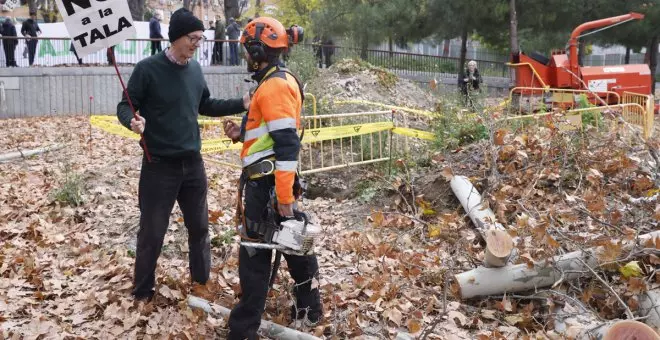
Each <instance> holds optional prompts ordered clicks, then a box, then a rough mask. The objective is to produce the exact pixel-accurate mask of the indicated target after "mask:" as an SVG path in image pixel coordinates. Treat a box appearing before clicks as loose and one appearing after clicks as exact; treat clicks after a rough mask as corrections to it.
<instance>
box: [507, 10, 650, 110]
mask: <svg viewBox="0 0 660 340" xmlns="http://www.w3.org/2000/svg"><path fill="white" fill-rule="evenodd" d="M643 18H644V15H643V14H640V13H629V14H625V15H620V16H616V17H611V18H606V19H601V20H595V21H590V22H587V23H584V24H581V25H580V26H578V27H576V28H575V29H574V30H573V33H572V34H571V38H570V40H569V41H568V53H566V51H565V50H561V51H553V52H552V54H551V56H550V57H549V58H548V57H545V56H543V55H541V54H539V53H531V54H530V55H527V54H525V53H522V52H520V53H518V54H514V55H512V61H511V63H510V64H509V65H510V66H511V67H514V68H515V72H514V76H515V80H514V88H513V89H512V94H513V95H518V96H520V95H534V94H536V95H538V94H542V93H544V92H546V93H547V91H541V90H539V89H541V88H545V89H566V90H569V91H570V90H576V91H574V92H572V93H573V94H575V93H582V94H585V95H586V97H587V98H588V100H589V102H590V103H591V104H594V105H602V104H603V102H605V103H607V104H618V102H617V101H619V100H620V98H621V97H623V95H624V92H627V93H636V94H641V95H650V94H652V93H651V89H652V87H651V82H652V81H653V77H652V76H651V69H650V68H649V66H648V65H647V64H635V65H632V64H629V65H612V66H581V65H580V64H579V63H578V39H579V38H581V37H583V36H585V35H588V34H593V33H596V32H600V31H602V30H605V29H607V28H610V27H613V26H616V25H620V24H623V23H625V22H628V21H631V20H640V19H643ZM597 28H600V29H599V30H596V31H592V32H589V33H586V34H583V32H586V31H589V30H593V29H597ZM567 93H568V92H567ZM594 94H596V95H594ZM617 94H618V95H617ZM575 97H576V96H575V95H568V96H563V97H559V98H563V99H557V100H554V101H553V100H550V102H551V103H552V104H553V106H559V107H562V106H564V107H565V106H566V105H567V104H569V103H568V101H570V100H575V99H574V98H575ZM597 97H600V100H599V99H598V98H597ZM570 98H573V99H570ZM546 99H547V98H546ZM546 102H548V100H546ZM569 106H572V105H569ZM656 112H657V105H656Z"/></svg>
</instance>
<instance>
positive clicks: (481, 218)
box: [450, 176, 514, 267]
mask: <svg viewBox="0 0 660 340" xmlns="http://www.w3.org/2000/svg"><path fill="white" fill-rule="evenodd" d="M450 185H451V190H452V191H453V192H454V195H456V198H458V200H459V201H460V202H461V205H462V206H463V210H465V212H466V213H467V214H468V216H469V217H470V219H471V220H472V223H474V226H475V227H476V228H477V230H478V231H479V233H480V234H481V237H482V238H483V239H484V241H486V251H485V256H484V263H485V264H486V265H487V266H488V267H503V266H505V265H506V264H507V261H508V260H509V259H510V258H511V254H512V252H513V242H514V241H513V239H512V238H511V236H510V235H509V234H508V233H507V232H506V229H505V228H504V226H502V225H501V224H500V223H498V222H497V219H496V218H495V214H494V213H493V211H492V210H491V209H490V208H488V207H486V206H484V205H483V199H482V197H481V194H480V193H479V191H477V189H476V188H475V187H474V185H472V183H471V182H470V180H469V179H468V178H467V177H465V176H453V177H452V179H451V181H450Z"/></svg>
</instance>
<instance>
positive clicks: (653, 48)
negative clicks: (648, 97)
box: [649, 36, 658, 94]
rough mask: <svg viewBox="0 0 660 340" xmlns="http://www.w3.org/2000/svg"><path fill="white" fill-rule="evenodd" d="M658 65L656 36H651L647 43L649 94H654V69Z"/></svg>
mask: <svg viewBox="0 0 660 340" xmlns="http://www.w3.org/2000/svg"><path fill="white" fill-rule="evenodd" d="M657 66H658V36H654V37H653V38H651V44H650V45H649V68H650V69H651V94H655V69H656V68H657Z"/></svg>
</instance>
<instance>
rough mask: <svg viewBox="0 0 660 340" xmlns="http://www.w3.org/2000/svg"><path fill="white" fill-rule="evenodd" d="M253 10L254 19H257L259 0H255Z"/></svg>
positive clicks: (259, 7) (259, 9)
mask: <svg viewBox="0 0 660 340" xmlns="http://www.w3.org/2000/svg"><path fill="white" fill-rule="evenodd" d="M254 8H255V9H254V17H255V18H258V17H259V15H260V12H261V0H256V2H255V4H254Z"/></svg>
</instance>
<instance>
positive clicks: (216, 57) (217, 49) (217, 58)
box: [211, 41, 224, 65]
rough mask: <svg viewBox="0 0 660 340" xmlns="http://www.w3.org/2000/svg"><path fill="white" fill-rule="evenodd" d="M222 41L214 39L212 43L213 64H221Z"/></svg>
mask: <svg viewBox="0 0 660 340" xmlns="http://www.w3.org/2000/svg"><path fill="white" fill-rule="evenodd" d="M223 43H224V42H222V41H216V42H215V43H214V44H213V58H212V59H211V63H212V64H213V65H218V64H223V60H222V44H223Z"/></svg>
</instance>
